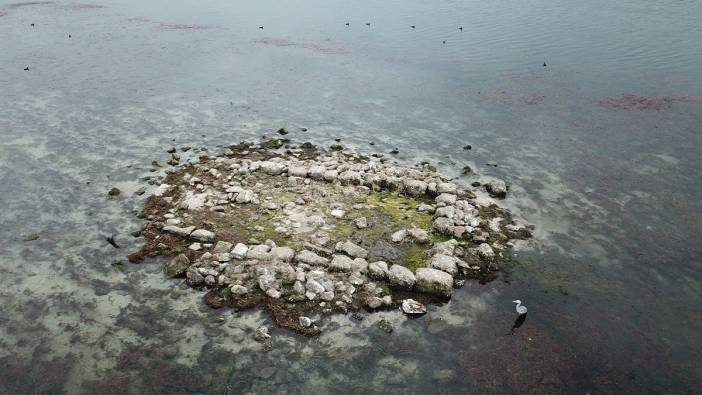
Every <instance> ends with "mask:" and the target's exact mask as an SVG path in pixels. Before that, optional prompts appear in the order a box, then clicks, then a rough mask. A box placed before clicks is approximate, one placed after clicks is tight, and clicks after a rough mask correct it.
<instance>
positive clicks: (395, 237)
mask: <svg viewBox="0 0 702 395" xmlns="http://www.w3.org/2000/svg"><path fill="white" fill-rule="evenodd" d="M406 237H407V229H400V230H398V231H397V232H395V233H393V234H392V235H390V240H392V241H393V242H395V243H401V242H402V241H404V240H405V238H406Z"/></svg>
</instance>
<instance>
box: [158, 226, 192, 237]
mask: <svg viewBox="0 0 702 395" xmlns="http://www.w3.org/2000/svg"><path fill="white" fill-rule="evenodd" d="M194 230H195V227H194V226H188V227H185V228H180V227H178V226H175V225H168V226H164V227H163V231H164V232H168V233H171V234H174V235H176V236H180V237H188V236H190V234H191V233H192V232H193V231H194Z"/></svg>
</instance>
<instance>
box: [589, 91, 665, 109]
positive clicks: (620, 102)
mask: <svg viewBox="0 0 702 395" xmlns="http://www.w3.org/2000/svg"><path fill="white" fill-rule="evenodd" d="M675 100H676V99H674V98H672V97H646V96H639V95H636V94H633V93H625V94H623V95H621V96H615V97H608V98H606V99H603V100H600V101H599V102H598V104H599V105H600V107H604V108H611V109H617V110H654V111H661V110H665V109H668V108H670V106H671V105H672V104H673V102H674V101H675Z"/></svg>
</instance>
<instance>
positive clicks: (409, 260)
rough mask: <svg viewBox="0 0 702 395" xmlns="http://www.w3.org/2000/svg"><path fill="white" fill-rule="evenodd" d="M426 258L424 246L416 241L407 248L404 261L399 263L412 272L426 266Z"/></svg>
mask: <svg viewBox="0 0 702 395" xmlns="http://www.w3.org/2000/svg"><path fill="white" fill-rule="evenodd" d="M427 260H428V257H427V253H426V248H424V247H422V246H420V245H419V244H417V243H412V245H411V246H410V247H409V249H408V250H407V253H406V255H405V259H404V261H403V262H401V263H402V264H403V266H405V267H406V268H408V269H409V270H411V271H412V273H414V272H416V271H417V269H419V268H422V267H427Z"/></svg>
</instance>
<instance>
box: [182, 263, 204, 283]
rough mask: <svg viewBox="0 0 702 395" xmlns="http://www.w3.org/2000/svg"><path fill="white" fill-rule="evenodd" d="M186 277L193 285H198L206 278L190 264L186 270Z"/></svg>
mask: <svg viewBox="0 0 702 395" xmlns="http://www.w3.org/2000/svg"><path fill="white" fill-rule="evenodd" d="M185 279H186V281H187V282H188V284H190V285H191V286H193V287H196V286H198V285H200V284H202V283H204V282H205V278H204V277H202V274H200V273H199V272H198V271H197V270H196V269H195V268H194V267H192V266H190V267H189V268H188V270H187V271H186V272H185Z"/></svg>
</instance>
